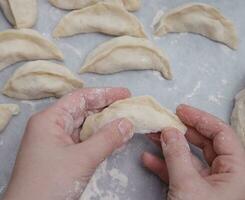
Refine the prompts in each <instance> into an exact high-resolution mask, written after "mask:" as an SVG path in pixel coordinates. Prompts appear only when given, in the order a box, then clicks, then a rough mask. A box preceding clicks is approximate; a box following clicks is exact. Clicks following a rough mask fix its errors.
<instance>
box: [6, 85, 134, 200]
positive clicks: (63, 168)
mask: <svg viewBox="0 0 245 200" xmlns="http://www.w3.org/2000/svg"><path fill="white" fill-rule="evenodd" d="M129 96H130V93H129V91H128V90H127V89H122V88H114V89H113V88H106V89H81V90H79V91H76V92H74V93H72V94H68V95H67V96H65V97H63V98H62V99H60V100H59V101H58V102H57V103H55V104H54V105H52V106H51V107H49V108H47V109H46V110H44V111H42V112H40V113H38V114H35V115H34V116H32V117H31V119H30V120H29V122H28V125H27V127H26V132H25V135H24V138H23V141H22V144H21V147H20V151H19V154H18V157H17V160H16V165H15V168H14V172H13V176H12V179H11V181H10V184H9V187H8V189H7V191H6V193H5V197H4V200H30V199H35V200H41V199H42V200H65V199H77V198H79V196H80V194H81V192H82V191H83V190H84V189H85V187H86V185H87V183H88V181H89V180H90V178H91V176H92V175H93V173H94V171H95V170H96V168H97V166H98V165H99V164H100V163H101V162H102V161H103V160H104V159H105V158H106V157H108V156H109V155H111V154H112V152H113V151H114V150H116V149H117V148H119V147H121V146H122V145H123V144H124V143H125V142H127V141H128V140H129V139H130V138H131V137H132V136H133V125H132V124H131V123H130V122H129V121H128V120H126V119H118V120H115V121H113V122H111V123H110V124H107V125H106V126H105V127H103V128H102V129H101V130H99V131H98V133H97V134H95V135H93V136H92V137H91V138H89V139H88V140H87V141H84V142H82V143H80V142H79V132H80V127H81V125H82V123H83V122H84V119H85V118H86V116H88V115H89V114H90V113H93V112H97V111H99V110H101V109H103V108H104V107H106V106H108V105H110V104H111V103H113V102H114V101H116V100H119V99H124V98H127V97H129Z"/></svg>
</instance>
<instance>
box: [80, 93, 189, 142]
mask: <svg viewBox="0 0 245 200" xmlns="http://www.w3.org/2000/svg"><path fill="white" fill-rule="evenodd" d="M119 118H127V119H128V120H130V121H131V122H132V123H133V125H134V128H135V132H136V133H141V134H144V133H151V132H159V131H161V130H162V129H164V128H166V127H174V128H177V129H178V130H180V131H181V132H182V133H183V134H185V132H186V127H185V125H184V124H183V123H182V122H181V121H180V119H179V118H178V117H177V116H176V115H175V114H174V113H172V112H171V111H169V110H167V109H166V108H163V107H162V106H161V105H160V104H159V103H158V102H157V101H156V100H155V99H154V98H152V97H150V96H140V97H133V98H129V99H126V100H121V101H117V102H115V103H113V104H112V105H110V106H109V107H108V108H106V109H104V110H103V111H102V112H100V113H97V114H93V115H91V116H89V117H88V118H87V119H86V120H85V122H84V125H83V128H82V131H81V133H80V138H81V140H86V139H87V138H89V137H90V136H91V135H92V134H94V133H95V132H96V131H97V130H98V129H100V128H102V127H103V126H104V125H106V124H107V123H109V122H111V121H113V120H116V119H119Z"/></svg>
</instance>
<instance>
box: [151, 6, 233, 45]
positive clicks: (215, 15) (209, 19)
mask: <svg viewBox="0 0 245 200" xmlns="http://www.w3.org/2000/svg"><path fill="white" fill-rule="evenodd" d="M154 29H155V35H157V36H163V35H166V34H167V33H172V32H177V33H180V32H191V33H197V34H200V35H203V36H205V37H207V38H210V39H212V40H214V41H217V42H220V43H223V44H226V45H227V46H229V47H230V48H233V49H237V47H238V36H237V32H236V29H235V26H234V24H233V23H232V21H230V20H228V19H227V18H225V17H224V16H223V15H222V13H221V12H220V11H219V10H217V9H216V8H214V7H212V6H210V5H207V4H204V3H189V4H186V5H184V6H180V7H178V8H175V9H173V10H171V11H169V12H167V13H166V14H164V15H163V16H162V17H161V18H160V20H159V21H158V23H156V24H155V27H154Z"/></svg>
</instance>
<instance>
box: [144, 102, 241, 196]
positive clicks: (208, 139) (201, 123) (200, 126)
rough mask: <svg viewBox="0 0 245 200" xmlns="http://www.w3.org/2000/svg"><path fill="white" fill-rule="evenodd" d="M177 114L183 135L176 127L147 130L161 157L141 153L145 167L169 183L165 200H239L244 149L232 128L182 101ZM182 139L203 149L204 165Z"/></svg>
mask: <svg viewBox="0 0 245 200" xmlns="http://www.w3.org/2000/svg"><path fill="white" fill-rule="evenodd" d="M177 115H178V116H179V117H180V119H181V120H182V121H183V122H184V123H185V124H186V125H187V126H188V130H187V133H186V135H185V136H186V138H185V137H184V135H183V134H182V133H180V132H179V131H178V130H176V129H166V130H164V131H163V132H162V134H161V135H160V134H150V135H149V138H150V139H151V140H152V141H154V142H155V143H156V144H157V145H160V146H161V147H162V151H163V154H164V157H165V161H163V160H161V159H160V158H158V157H156V156H154V155H152V154H150V153H144V154H143V157H142V159H143V163H144V165H145V166H146V167H147V168H148V169H149V170H151V171H152V172H153V173H155V174H156V175H158V176H159V177H160V178H161V179H162V180H163V181H165V182H167V183H169V192H168V200H192V199H193V200H194V199H195V200H207V199H208V200H221V199H222V200H243V199H244V198H245V152H244V149H243V147H242V145H241V144H240V142H239V140H238V138H237V136H236V134H235V133H234V131H233V130H232V129H231V128H230V127H229V126H228V125H226V124H225V123H223V122H222V121H221V120H219V119H217V118H216V117H214V116H212V115H210V114H208V113H205V112H202V111H200V110H197V109H195V108H192V107H189V106H186V105H181V106H179V107H178V108H177ZM186 139H187V140H188V141H189V142H190V143H191V144H193V145H196V146H197V147H199V148H201V149H202V150H203V153H204V157H205V159H206V161H207V163H208V166H205V165H203V164H202V163H201V162H200V161H199V160H198V159H197V158H196V157H194V156H193V155H192V154H191V152H190V148H189V146H188V142H187V140H186Z"/></svg>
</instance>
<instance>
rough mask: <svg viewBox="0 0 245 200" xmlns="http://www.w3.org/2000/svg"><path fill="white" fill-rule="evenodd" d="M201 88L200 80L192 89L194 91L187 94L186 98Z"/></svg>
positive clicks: (192, 95)
mask: <svg viewBox="0 0 245 200" xmlns="http://www.w3.org/2000/svg"><path fill="white" fill-rule="evenodd" d="M200 88H201V81H198V82H197V84H196V86H195V87H194V89H193V90H192V92H191V93H190V94H188V95H186V96H185V98H187V99H189V98H192V97H194V96H195V95H196V94H197V92H198V91H199V89H200Z"/></svg>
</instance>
